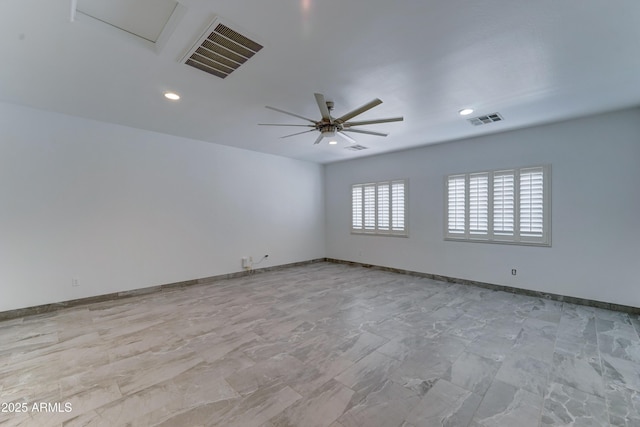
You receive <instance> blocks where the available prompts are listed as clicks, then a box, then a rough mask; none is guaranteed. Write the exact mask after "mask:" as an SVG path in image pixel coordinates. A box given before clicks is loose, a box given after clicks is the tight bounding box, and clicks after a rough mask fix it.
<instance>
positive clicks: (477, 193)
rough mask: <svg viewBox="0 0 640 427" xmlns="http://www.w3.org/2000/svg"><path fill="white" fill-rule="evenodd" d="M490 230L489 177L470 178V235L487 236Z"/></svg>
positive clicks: (484, 175) (479, 175)
mask: <svg viewBox="0 0 640 427" xmlns="http://www.w3.org/2000/svg"><path fill="white" fill-rule="evenodd" d="M488 230H489V175H488V174H487V173H481V174H472V175H471V176H470V178H469V233H470V234H475V235H486V234H487V232H488Z"/></svg>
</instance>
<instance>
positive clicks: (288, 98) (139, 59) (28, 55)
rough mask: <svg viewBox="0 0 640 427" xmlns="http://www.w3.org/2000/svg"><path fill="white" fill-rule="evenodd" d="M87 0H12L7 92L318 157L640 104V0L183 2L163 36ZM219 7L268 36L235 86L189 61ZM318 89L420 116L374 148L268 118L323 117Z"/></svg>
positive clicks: (3, 12) (24, 100)
mask: <svg viewBox="0 0 640 427" xmlns="http://www.w3.org/2000/svg"><path fill="white" fill-rule="evenodd" d="M82 1H83V0H78V3H79V4H80V5H81V4H82ZM72 3H73V2H72V1H71V0H2V1H0V58H1V61H2V63H1V65H0V100H3V101H7V102H12V103H18V104H23V105H28V106H32V107H36V108H42V109H46V110H51V111H56V112H61V113H66V114H72V115H76V116H81V117H86V118H92V119H97V120H101V121H106V122H111V123H117V124H122V125H127V126H132V127H136V128H142V129H149V130H153V131H158V132H163V133H168V134H173V135H180V136H185V137H189V138H195V139H200V140H204V141H210V142H214V143H218V144H226V145H232V146H235V147H240V148H245V149H249V150H256V151H261V152H265V153H271V154H276V155H282V156H288V157H293V158H297V159H303V160H309V161H313V162H318V163H327V162H332V161H338V160H343V159H351V158H355V157H359V156H364V155H371V154H377V153H382V152H388V151H393V150H399V149H406V148H409V147H415V146H420V145H426V144H433V143H440V142H446V141H450V140H455V139H460V138H465V137H470V136H474V135H479V134H486V133H492V132H500V131H504V130H507V129H514V128H520V127H525V126H532V125H536V124H540V123H546V122H550V121H557V120H563V119H567V118H572V117H578V116H583V115H587V114H592V113H597V112H603V111H609V110H614V109H618V108H625V107H630V106H636V105H640V1H638V0H616V1H615V2H611V1H605V0H562V1H559V0H538V1H531V0H483V1H477V0H447V1H442V0H404V1H398V2H389V1H388V0H299V1H284V0H282V1H272V2H266V1H264V0H243V1H239V0H217V1H207V0H180V1H179V3H180V6H179V7H178V9H179V10H177V12H176V16H174V17H173V19H172V20H170V23H171V26H170V27H171V28H169V29H168V30H167V31H166V32H165V33H164V34H163V35H162V36H161V37H160V40H159V42H158V43H157V45H154V44H152V43H150V42H148V41H144V40H142V39H139V38H137V37H135V36H132V35H131V34H128V33H125V32H124V31H121V30H118V29H116V28H114V27H111V26H108V25H106V24H104V23H102V22H100V21H98V20H95V19H93V18H90V17H88V16H86V15H84V14H81V13H78V14H77V16H76V19H75V21H74V22H71V21H70V16H71V4H72ZM122 3H123V2H114V3H113V4H122ZM147 3H148V2H147ZM144 15H145V14H144V13H143V14H142V15H141V17H140V18H139V19H143V20H144ZM216 15H219V16H221V17H222V18H224V19H226V20H227V21H228V22H231V23H234V24H235V25H236V26H238V27H240V28H242V29H244V30H246V31H247V32H248V33H249V34H250V35H253V36H255V37H256V38H257V41H259V42H262V43H263V44H264V46H265V47H264V48H263V49H262V50H261V51H260V52H258V53H257V54H256V55H255V56H254V57H253V58H252V59H250V60H249V61H248V62H247V63H246V64H245V65H243V66H242V67H240V68H239V69H238V70H237V71H235V72H234V73H233V74H231V75H230V76H229V77H227V78H226V79H224V80H223V79H220V78H217V77H214V76H210V75H209V74H206V73H203V72H201V71H198V70H196V69H193V68H191V67H188V66H186V65H183V64H181V63H180V62H179V59H180V58H181V57H182V56H183V55H184V54H185V53H186V52H187V50H188V49H189V48H190V47H191V46H192V45H193V43H194V42H196V41H197V40H198V38H199V36H200V35H201V33H202V31H203V30H204V29H205V28H206V26H207V25H208V24H209V22H210V21H211V20H212V18H214V17H215V16H216ZM170 30H172V31H170ZM168 90H172V91H176V92H178V93H179V94H180V95H181V96H182V99H181V100H180V101H178V102H170V101H167V100H165V99H164V98H163V96H162V94H163V92H165V91H168ZM314 92H320V93H323V94H325V96H326V97H327V99H330V100H333V101H334V102H335V106H336V107H335V110H334V115H335V116H339V115H341V114H342V113H345V112H347V111H349V110H352V109H354V108H356V107H358V106H360V105H362V104H364V103H366V102H368V101H370V100H372V99H373V98H380V99H382V100H383V101H384V103H383V104H382V105H380V106H378V107H375V108H374V109H372V110H370V111H368V112H366V113H364V114H363V115H361V116H358V120H367V119H372V118H378V117H392V116H398V115H403V116H404V118H405V121H404V122H398V123H385V124H378V125H372V126H363V128H366V129H370V130H375V131H382V132H389V134H390V135H389V136H388V137H386V138H382V137H376V136H369V135H360V134H351V135H352V136H354V137H355V138H356V139H357V141H358V143H359V144H361V145H364V146H366V147H368V148H369V149H367V150H363V151H350V150H346V149H344V146H345V145H344V144H342V145H337V146H329V145H328V144H326V142H324V143H322V144H319V145H313V141H314V139H315V136H314V134H312V133H309V134H306V135H300V136H296V137H292V138H287V139H280V138H279V137H280V136H282V135H286V134H288V133H293V132H295V131H297V130H299V129H300V128H278V127H269V128H267V127H261V126H258V125H257V124H258V123H265V122H266V123H301V124H304V123H305V122H303V121H298V120H297V119H296V118H293V117H289V116H286V115H284V114H280V113H278V112H275V111H272V110H268V109H266V108H264V106H265V105H271V106H274V107H278V108H281V109H284V110H287V111H291V112H295V113H297V114H300V115H303V116H307V117H312V118H318V119H319V118H320V113H319V111H318V107H317V105H316V103H315V100H314V97H313V94H314ZM463 107H472V108H474V109H475V113H474V114H472V116H476V115H483V114H490V113H494V112H499V113H501V114H502V116H503V117H504V121H503V122H499V123H493V124H489V125H484V126H479V127H474V126H472V125H471V124H469V123H468V122H467V121H466V120H465V119H464V118H462V117H460V116H459V115H458V113H457V111H458V110H460V109H461V108H463Z"/></svg>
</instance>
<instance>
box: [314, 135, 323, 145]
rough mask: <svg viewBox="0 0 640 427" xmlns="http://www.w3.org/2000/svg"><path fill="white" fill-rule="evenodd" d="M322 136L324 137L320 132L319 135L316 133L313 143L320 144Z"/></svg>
mask: <svg viewBox="0 0 640 427" xmlns="http://www.w3.org/2000/svg"><path fill="white" fill-rule="evenodd" d="M322 138H324V135H322V133H321V134H320V135H318V139H316V142H314V143H313V145H315V144H320V141H322Z"/></svg>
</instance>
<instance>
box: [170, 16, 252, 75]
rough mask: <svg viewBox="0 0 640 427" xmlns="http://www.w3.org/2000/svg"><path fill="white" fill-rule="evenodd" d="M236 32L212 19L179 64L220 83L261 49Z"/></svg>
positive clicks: (219, 21)
mask: <svg viewBox="0 0 640 427" xmlns="http://www.w3.org/2000/svg"><path fill="white" fill-rule="evenodd" d="M237 30H238V29H237V28H236V29H231V28H230V27H229V25H228V24H227V23H222V22H221V20H220V18H216V19H214V21H213V23H212V24H211V25H209V27H208V28H207V30H206V31H205V32H204V34H203V35H202V36H201V37H200V39H199V40H198V42H197V43H196V44H195V45H194V46H193V47H192V48H191V49H190V50H189V52H188V53H187V54H186V55H185V56H184V57H183V58H182V60H181V62H182V63H184V64H187V65H190V66H192V67H194V68H197V69H199V70H202V71H204V72H206V73H209V74H213V75H214V76H217V77H220V78H221V79H224V78H225V77H227V76H228V75H229V74H231V73H233V72H234V71H235V70H237V69H238V67H240V66H241V65H242V64H244V63H245V62H246V61H247V60H248V59H249V58H251V57H252V56H253V55H255V54H256V53H257V52H258V51H260V49H262V45H261V44H259V43H257V42H255V41H253V40H251V39H250V38H249V37H247V36H244V35H242V34H241V33H240V32H239V31H237Z"/></svg>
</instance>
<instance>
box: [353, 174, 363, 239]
mask: <svg viewBox="0 0 640 427" xmlns="http://www.w3.org/2000/svg"><path fill="white" fill-rule="evenodd" d="M351 228H352V229H353V230H362V186H361V185H354V186H353V187H351Z"/></svg>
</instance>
